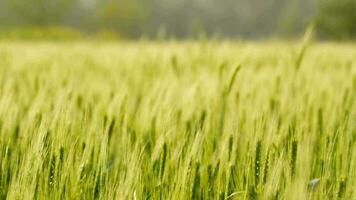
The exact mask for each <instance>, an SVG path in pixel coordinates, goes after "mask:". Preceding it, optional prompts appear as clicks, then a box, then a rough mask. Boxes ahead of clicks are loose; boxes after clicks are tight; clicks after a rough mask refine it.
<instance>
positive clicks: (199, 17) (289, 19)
mask: <svg viewBox="0 0 356 200" xmlns="http://www.w3.org/2000/svg"><path fill="white" fill-rule="evenodd" d="M355 11H356V0H288V1H287V0H263V1H261V0H0V23H1V27H0V28H2V29H6V28H13V27H50V26H56V27H57V26H58V27H72V28H76V29H79V30H81V31H84V32H97V31H103V30H104V31H105V30H107V31H111V32H115V33H119V34H120V35H122V36H123V37H132V38H135V37H141V36H145V37H175V38H187V37H193V38H194V37H195V38H196V37H201V36H206V37H230V38H251V39H263V38H271V37H293V36H295V35H298V34H300V33H302V32H303V31H304V30H305V28H306V27H307V26H308V25H309V24H314V25H315V26H316V27H317V30H318V35H319V36H320V37H321V38H333V39H354V38H355V35H356V30H355V29H356V23H355V22H356V14H355V13H356V12H355Z"/></svg>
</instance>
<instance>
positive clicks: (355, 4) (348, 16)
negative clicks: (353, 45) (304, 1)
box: [315, 0, 356, 39]
mask: <svg viewBox="0 0 356 200" xmlns="http://www.w3.org/2000/svg"><path fill="white" fill-rule="evenodd" d="M315 22H316V26H317V29H318V32H319V35H320V36H321V37H322V38H329V39H330V38H334V39H355V38H356V1H355V0H319V1H318V12H317V16H316V21H315Z"/></svg>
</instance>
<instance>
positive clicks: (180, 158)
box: [0, 41, 356, 200]
mask: <svg viewBox="0 0 356 200" xmlns="http://www.w3.org/2000/svg"><path fill="white" fill-rule="evenodd" d="M355 94H356V46H355V44H353V43H349V44H347V43H344V44H339V43H317V42H309V43H300V42H289V43H287V42H265V43H252V42H224V41H220V42H218V41H201V42H174V41H171V42H169V41H167V42H149V41H137V42H115V43H113V42H94V41H78V42H25V41H2V42H0V136H1V137H0V199H10V200H13V199H25V200H26V199H51V200H55V199H103V200H107V199H134V200H136V199H172V200H173V199H266V200H267V199H288V200H289V199H296V200H299V199H356V191H355V187H356V129H355V128H356V105H355V103H356V100H355Z"/></svg>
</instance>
